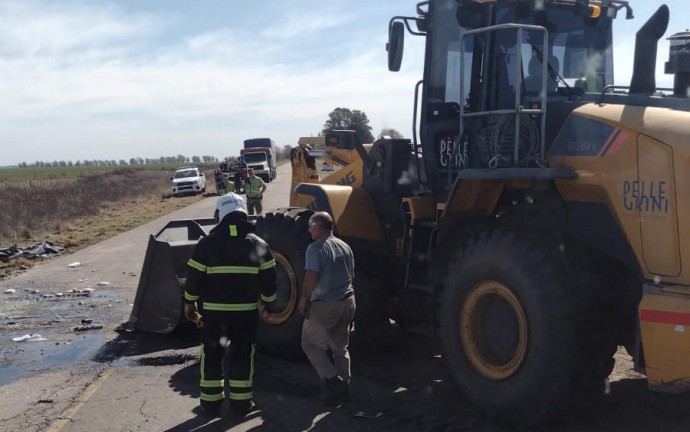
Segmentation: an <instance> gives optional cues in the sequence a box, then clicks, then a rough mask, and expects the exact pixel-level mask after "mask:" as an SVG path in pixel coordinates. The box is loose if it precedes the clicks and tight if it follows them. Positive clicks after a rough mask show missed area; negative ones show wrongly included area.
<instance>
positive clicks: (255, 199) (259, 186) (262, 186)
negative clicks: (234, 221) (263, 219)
mask: <svg viewBox="0 0 690 432" xmlns="http://www.w3.org/2000/svg"><path fill="white" fill-rule="evenodd" d="M247 175H249V178H248V179H247V182H246V183H245V184H244V192H245V193H246V194H247V210H248V211H249V215H250V216H251V215H253V214H254V210H256V214H257V215H259V214H261V212H262V211H263V207H262V205H261V201H262V200H263V197H264V191H265V190H266V183H265V182H264V181H263V180H262V179H261V177H258V176H256V175H254V170H253V169H251V168H249V169H248V170H247Z"/></svg>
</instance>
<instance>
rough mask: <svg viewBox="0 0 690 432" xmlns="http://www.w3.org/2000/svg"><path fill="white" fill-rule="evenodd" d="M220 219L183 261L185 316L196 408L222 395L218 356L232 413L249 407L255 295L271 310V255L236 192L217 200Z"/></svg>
mask: <svg viewBox="0 0 690 432" xmlns="http://www.w3.org/2000/svg"><path fill="white" fill-rule="evenodd" d="M216 210H217V212H218V220H219V223H218V225H216V227H215V228H213V229H212V230H211V232H210V234H209V235H208V236H207V237H204V238H202V239H201V240H199V243H198V244H197V245H196V248H195V249H194V252H193V253H192V257H191V258H190V260H189V262H188V263H187V265H188V266H189V267H190V270H189V275H188V277H187V282H186V287H185V292H184V300H185V310H184V313H185V317H186V318H187V320H189V321H192V322H195V323H196V325H197V326H198V327H201V408H202V409H203V410H204V412H206V413H207V414H209V415H212V416H217V415H218V414H219V411H220V406H221V405H222V403H223V400H224V398H225V394H224V382H223V358H224V356H228V357H229V358H228V360H229V361H228V362H227V363H228V364H229V365H228V368H227V369H226V372H227V376H226V377H225V378H226V379H227V380H228V385H229V389H230V394H229V399H230V408H231V409H232V412H233V416H234V417H235V418H241V417H244V416H246V415H247V414H248V413H249V412H250V411H251V410H252V408H253V406H254V403H253V401H252V399H253V394H252V379H253V372H254V350H255V341H256V332H257V324H258V323H257V321H258V309H257V302H258V301H259V299H260V300H261V301H262V302H263V303H264V304H265V306H266V309H267V311H268V312H272V310H273V308H274V302H275V299H276V272H275V265H276V264H275V261H274V259H273V255H272V254H271V249H270V248H269V246H268V244H267V243H266V242H264V241H263V240H262V239H261V238H259V237H258V236H256V235H255V234H253V231H254V226H253V225H252V224H251V223H249V222H248V221H247V208H246V205H245V203H244V200H243V199H242V197H241V196H239V195H237V194H235V193H229V194H227V195H223V196H221V197H220V198H218V201H217V203H216Z"/></svg>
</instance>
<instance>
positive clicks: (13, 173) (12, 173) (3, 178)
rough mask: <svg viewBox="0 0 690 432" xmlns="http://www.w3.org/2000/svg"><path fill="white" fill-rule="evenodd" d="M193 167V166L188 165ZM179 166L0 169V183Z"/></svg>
mask: <svg viewBox="0 0 690 432" xmlns="http://www.w3.org/2000/svg"><path fill="white" fill-rule="evenodd" d="M188 165H194V164H188ZM178 166H180V165H179V164H156V165H153V164H151V165H139V166H137V165H133V166H129V165H125V166H117V165H112V166H71V167H45V168H16V167H12V168H2V169H0V182H15V181H18V182H22V181H29V180H43V179H61V178H74V177H84V176H88V175H93V174H107V173H112V172H115V171H117V170H121V169H134V170H163V171H170V172H171V175H172V172H173V171H174V170H175V168H177V167H178ZM196 166H198V167H199V168H202V169H209V168H216V167H217V164H196Z"/></svg>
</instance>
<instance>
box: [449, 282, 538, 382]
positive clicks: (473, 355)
mask: <svg viewBox="0 0 690 432" xmlns="http://www.w3.org/2000/svg"><path fill="white" fill-rule="evenodd" d="M459 318H460V340H461V343H462V348H463V350H464V352H465V355H466V356H467V358H468V360H469V361H470V363H471V364H472V366H473V367H474V368H475V369H476V370H477V371H478V372H479V373H480V374H482V375H483V376H485V377H487V378H489V379H493V380H500V379H505V378H508V377H509V376H511V375H513V374H514V373H515V372H517V370H518V369H519V368H520V366H521V365H522V363H523V361H524V359H525V354H526V352H527V342H528V340H527V339H528V335H527V316H526V314H525V311H524V309H523V308H522V305H521V304H520V301H519V300H518V298H517V297H516V296H515V294H514V293H513V292H512V291H511V290H510V289H509V288H508V287H507V286H506V285H504V284H502V283H500V282H497V281H481V282H479V283H477V284H476V285H475V286H474V287H473V288H472V290H471V291H470V293H469V294H468V296H467V298H466V299H465V301H464V302H463V305H462V308H461V310H460V317H459Z"/></svg>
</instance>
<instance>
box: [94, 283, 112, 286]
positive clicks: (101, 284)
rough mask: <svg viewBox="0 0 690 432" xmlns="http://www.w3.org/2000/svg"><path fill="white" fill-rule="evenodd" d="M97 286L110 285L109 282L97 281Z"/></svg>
mask: <svg viewBox="0 0 690 432" xmlns="http://www.w3.org/2000/svg"><path fill="white" fill-rule="evenodd" d="M96 285H97V286H110V282H98V283H97V284H96Z"/></svg>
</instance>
